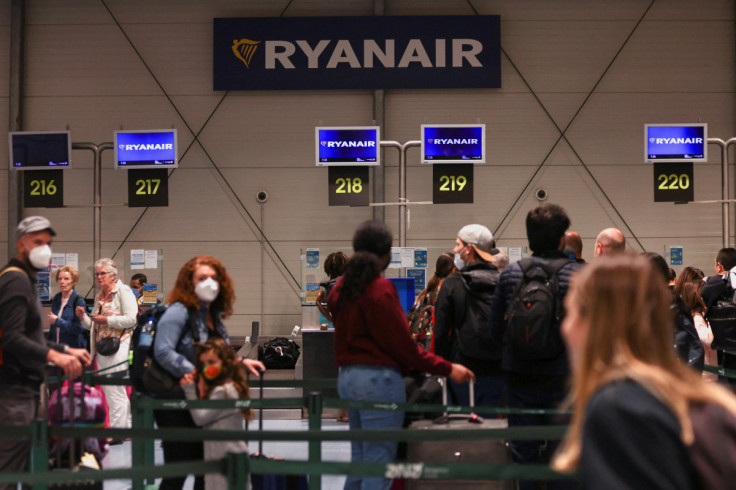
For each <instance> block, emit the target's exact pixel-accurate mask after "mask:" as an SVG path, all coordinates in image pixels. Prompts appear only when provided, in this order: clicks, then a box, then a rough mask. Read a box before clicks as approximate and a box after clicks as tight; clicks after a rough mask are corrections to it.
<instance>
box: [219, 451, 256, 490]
mask: <svg viewBox="0 0 736 490" xmlns="http://www.w3.org/2000/svg"><path fill="white" fill-rule="evenodd" d="M225 475H226V476H227V488H229V489H230V490H242V489H245V490H249V489H250V458H249V457H248V453H228V454H227V459H226V460H225Z"/></svg>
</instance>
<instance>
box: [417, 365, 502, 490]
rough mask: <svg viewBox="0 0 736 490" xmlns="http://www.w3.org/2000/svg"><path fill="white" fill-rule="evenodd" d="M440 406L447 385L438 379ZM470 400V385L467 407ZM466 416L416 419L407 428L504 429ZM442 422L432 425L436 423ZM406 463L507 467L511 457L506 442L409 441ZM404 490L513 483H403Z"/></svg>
mask: <svg viewBox="0 0 736 490" xmlns="http://www.w3.org/2000/svg"><path fill="white" fill-rule="evenodd" d="M442 381H443V382H442V387H443V390H442V403H443V404H444V405H446V404H447V382H446V380H444V379H443V380H442ZM473 399H474V393H473V385H472V384H471V385H470V400H471V406H472V404H473V402H472V400H473ZM470 419H471V416H469V415H467V414H466V415H461V414H460V415H451V416H447V415H444V416H442V417H439V418H437V419H434V420H417V421H415V422H412V423H411V424H410V425H409V430H450V431H452V430H458V429H505V428H506V427H508V423H507V421H506V420H500V419H481V420H480V422H479V421H478V420H477V419H476V420H475V421H471V420H470ZM438 421H439V422H443V423H436V422H438ZM407 461H408V462H413V463H420V462H421V463H450V462H458V463H476V464H509V463H510V461H511V456H510V453H509V449H508V446H507V445H506V441H503V440H501V439H487V440H481V441H409V442H408V443H407ZM406 488H407V490H435V489H436V490H440V489H442V490H445V489H447V488H452V489H453V490H461V489H473V490H513V489H514V488H515V483H514V481H513V480H504V481H493V480H407V482H406Z"/></svg>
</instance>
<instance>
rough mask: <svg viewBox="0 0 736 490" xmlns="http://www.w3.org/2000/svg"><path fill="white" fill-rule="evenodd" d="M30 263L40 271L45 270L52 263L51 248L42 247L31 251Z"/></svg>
mask: <svg viewBox="0 0 736 490" xmlns="http://www.w3.org/2000/svg"><path fill="white" fill-rule="evenodd" d="M28 261H29V262H30V263H31V265H32V266H33V267H34V268H35V269H38V270H43V269H45V268H46V267H48V266H49V264H50V263H51V247H49V246H48V245H41V246H39V247H35V248H33V249H31V251H30V253H29V254H28Z"/></svg>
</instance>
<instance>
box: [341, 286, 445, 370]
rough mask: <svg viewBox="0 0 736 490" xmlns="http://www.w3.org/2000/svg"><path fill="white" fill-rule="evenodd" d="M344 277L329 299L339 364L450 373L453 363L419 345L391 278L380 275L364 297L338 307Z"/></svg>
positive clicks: (367, 288) (365, 292)
mask: <svg viewBox="0 0 736 490" xmlns="http://www.w3.org/2000/svg"><path fill="white" fill-rule="evenodd" d="M342 281H343V278H342V277H341V278H340V279H339V281H338V282H337V286H336V287H335V288H334V289H333V290H332V292H331V293H330V296H329V297H328V298H327V305H328V308H329V310H330V311H331V312H333V317H334V319H335V361H336V362H337V365H338V366H350V365H353V364H369V365H374V366H394V367H397V368H399V369H400V370H401V371H402V372H403V373H408V372H409V371H412V370H414V371H422V372H426V373H430V374H438V375H440V376H448V375H449V374H450V371H451V370H452V365H451V364H450V363H449V362H448V361H446V360H445V359H443V358H441V357H439V356H436V355H434V354H432V353H430V352H427V351H425V350H424V349H422V348H421V347H419V346H418V345H417V344H416V343H415V342H414V341H413V340H412V339H411V335H410V333H409V323H408V322H407V320H406V314H405V313H404V310H403V309H402V308H401V303H400V302H399V295H398V293H397V292H396V288H395V287H394V285H393V284H391V281H389V280H388V279H386V278H384V277H377V278H376V279H374V280H372V281H371V282H370V283H368V285H367V286H366V288H365V290H364V291H363V293H362V294H361V295H360V298H358V299H357V300H354V301H348V302H345V303H344V304H343V305H342V307H341V309H340V310H338V309H337V303H338V300H339V299H340V289H341V287H342Z"/></svg>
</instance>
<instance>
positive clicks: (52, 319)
mask: <svg viewBox="0 0 736 490" xmlns="http://www.w3.org/2000/svg"><path fill="white" fill-rule="evenodd" d="M57 318H59V317H58V316H56V315H54V314H53V313H49V314H48V315H46V319H47V320H48V321H49V324H51V325H53V324H54V323H56V319H57Z"/></svg>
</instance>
